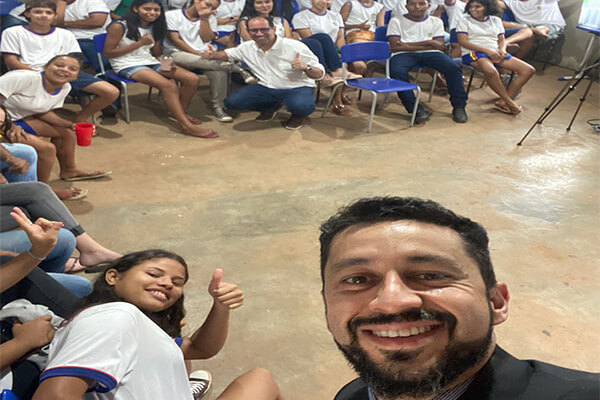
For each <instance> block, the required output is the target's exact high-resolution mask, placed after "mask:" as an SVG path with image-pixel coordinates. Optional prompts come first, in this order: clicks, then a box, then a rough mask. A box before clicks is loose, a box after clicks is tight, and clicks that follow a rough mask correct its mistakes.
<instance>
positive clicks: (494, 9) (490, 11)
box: [465, 0, 500, 17]
mask: <svg viewBox="0 0 600 400" xmlns="http://www.w3.org/2000/svg"><path fill="white" fill-rule="evenodd" d="M473 3H479V4H481V5H482V6H483V8H484V9H485V11H484V13H485V16H486V17H487V16H490V15H498V13H499V12H500V11H499V10H498V6H497V5H496V1H495V0H469V1H468V2H467V5H466V6H465V13H466V14H468V15H471V13H470V12H469V7H470V6H471V4H473ZM471 16H472V15H471Z"/></svg>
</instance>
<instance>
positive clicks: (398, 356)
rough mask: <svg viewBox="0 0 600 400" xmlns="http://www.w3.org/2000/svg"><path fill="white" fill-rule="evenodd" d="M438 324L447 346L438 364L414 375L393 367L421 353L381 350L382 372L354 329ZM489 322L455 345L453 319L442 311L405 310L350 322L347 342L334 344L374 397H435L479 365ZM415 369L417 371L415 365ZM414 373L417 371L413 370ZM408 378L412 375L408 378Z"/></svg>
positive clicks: (488, 340)
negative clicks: (443, 328) (474, 337)
mask: <svg viewBox="0 0 600 400" xmlns="http://www.w3.org/2000/svg"><path fill="white" fill-rule="evenodd" d="M422 320H430V321H439V322H444V323H445V324H446V326H447V327H448V346H447V348H446V349H445V350H444V351H443V352H442V354H440V358H439V361H438V362H437V363H436V364H435V365H433V366H431V367H430V368H429V369H428V370H425V371H421V373H420V374H418V376H415V375H416V374H415V373H413V371H406V372H405V371H402V370H401V369H395V368H394V366H401V365H402V363H403V362H404V361H408V360H412V359H414V358H416V357H417V356H418V355H419V354H420V353H421V351H420V350H417V351H404V350H398V351H393V350H389V351H384V350H382V351H381V353H383V354H384V355H385V356H386V359H387V361H388V362H389V363H391V364H392V367H391V368H387V369H383V368H381V366H379V365H377V364H376V363H375V362H374V361H373V360H371V359H370V358H369V356H368V355H367V354H366V352H365V351H364V350H363V349H362V348H361V347H360V346H359V344H358V336H357V333H356V332H357V328H358V327H359V326H361V325H366V324H385V323H391V322H401V321H422ZM492 326H493V325H492V321H491V313H490V323H489V328H488V331H487V334H486V335H485V336H484V337H483V338H481V339H478V340H473V341H469V342H456V341H455V340H454V330H455V328H456V318H455V317H454V316H453V315H452V314H450V313H446V312H439V311H426V310H423V309H414V310H408V311H405V312H402V313H399V314H382V315H379V316H375V317H372V318H360V319H358V318H357V319H353V320H351V321H349V322H348V331H349V333H350V337H351V342H350V344H349V345H342V344H340V343H339V342H337V341H336V344H337V346H338V348H339V349H340V350H341V351H342V353H343V354H344V356H345V357H346V359H347V360H348V362H349V363H350V364H351V365H352V367H353V368H354V370H355V371H356V372H357V373H358V375H359V376H360V377H361V378H362V379H363V380H364V381H365V382H366V383H367V385H369V387H371V389H373V391H374V392H375V394H376V395H377V396H378V397H382V398H394V397H399V396H409V397H415V398H423V397H428V396H431V395H433V394H438V393H439V392H440V391H441V390H442V389H443V388H445V387H446V386H448V385H449V384H451V383H452V382H454V381H455V380H456V379H457V378H458V377H459V376H460V375H462V374H463V373H464V372H465V371H466V370H468V369H469V368H471V367H473V366H475V365H477V364H479V363H480V362H481V361H482V360H483V359H484V358H485V356H486V354H487V352H488V350H489V348H490V345H491V342H492V331H493V330H492ZM415 368H417V369H418V366H416V367H415ZM414 372H418V370H415V371H414ZM411 375H412V376H411Z"/></svg>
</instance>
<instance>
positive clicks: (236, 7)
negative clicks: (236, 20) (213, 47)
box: [215, 0, 246, 32]
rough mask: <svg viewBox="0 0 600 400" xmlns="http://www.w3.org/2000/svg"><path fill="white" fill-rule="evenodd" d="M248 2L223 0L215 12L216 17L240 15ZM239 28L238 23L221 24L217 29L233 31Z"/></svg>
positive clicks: (244, 0)
mask: <svg viewBox="0 0 600 400" xmlns="http://www.w3.org/2000/svg"><path fill="white" fill-rule="evenodd" d="M245 4H246V0H232V1H227V0H222V1H221V4H220V5H219V7H218V8H217V11H216V12H215V17H216V18H231V17H239V16H240V15H241V14H242V11H244V5H245ZM236 29H237V26H236V25H219V26H218V27H217V30H218V31H219V32H233V31H235V30H236Z"/></svg>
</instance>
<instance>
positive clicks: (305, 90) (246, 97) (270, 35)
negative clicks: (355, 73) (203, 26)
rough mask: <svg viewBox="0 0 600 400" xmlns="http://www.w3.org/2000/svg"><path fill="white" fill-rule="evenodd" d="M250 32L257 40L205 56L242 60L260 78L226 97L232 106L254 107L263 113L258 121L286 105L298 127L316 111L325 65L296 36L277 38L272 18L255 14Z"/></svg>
mask: <svg viewBox="0 0 600 400" xmlns="http://www.w3.org/2000/svg"><path fill="white" fill-rule="evenodd" d="M248 33H249V34H250V37H251V38H252V39H253V41H249V42H244V43H242V44H241V45H239V46H237V47H234V48H231V49H226V50H225V51H219V52H214V51H213V50H212V49H209V50H207V51H205V52H204V53H203V57H206V58H210V59H215V60H223V61H225V60H231V61H234V60H235V61H242V62H244V63H246V64H247V65H248V66H249V67H250V69H251V70H252V73H253V74H254V75H255V76H256V77H257V78H258V83H257V84H254V85H249V86H246V87H243V88H241V89H239V90H238V91H236V92H235V93H233V94H232V95H230V96H229V97H227V98H226V99H225V106H226V107H227V108H228V109H236V110H253V111H258V112H260V114H259V115H258V117H256V120H257V121H261V122H266V121H271V120H272V119H273V118H275V115H276V114H277V111H278V110H279V109H280V108H281V106H283V105H285V107H286V108H287V109H288V111H289V112H290V113H291V116H290V117H289V118H288V119H287V121H286V122H285V127H286V128H287V129H298V128H300V127H301V126H302V122H303V121H304V119H305V118H306V117H307V116H308V115H310V114H311V113H312V112H313V111H314V110H315V101H314V99H313V89H314V87H315V80H319V79H322V78H323V76H324V74H325V68H323V66H322V65H321V64H319V60H318V59H317V57H316V56H315V55H314V54H313V53H312V52H311V51H310V50H309V48H308V47H307V46H306V45H305V44H303V43H301V42H299V41H297V40H293V39H288V38H281V37H277V35H276V34H275V27H274V25H273V21H272V20H271V19H270V18H265V17H254V18H252V19H250V20H249V21H248Z"/></svg>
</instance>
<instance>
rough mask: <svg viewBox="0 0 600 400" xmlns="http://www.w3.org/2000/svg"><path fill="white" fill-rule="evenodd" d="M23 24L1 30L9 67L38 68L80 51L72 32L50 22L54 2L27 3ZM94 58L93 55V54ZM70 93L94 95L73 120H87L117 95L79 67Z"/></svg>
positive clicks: (52, 18) (35, 69) (102, 82)
mask: <svg viewBox="0 0 600 400" xmlns="http://www.w3.org/2000/svg"><path fill="white" fill-rule="evenodd" d="M24 15H25V17H26V18H27V20H28V21H29V24H28V25H27V26H14V27H12V28H9V29H6V30H5V31H4V32H3V33H2V43H1V44H0V52H2V55H3V57H4V62H5V63H6V65H7V66H8V68H9V69H11V70H16V69H25V70H32V71H42V70H43V68H44V66H45V65H46V63H47V62H48V61H49V60H50V59H51V58H52V57H55V56H57V55H62V54H81V49H80V47H79V44H78V43H77V39H76V38H75V36H74V35H73V33H72V32H70V31H68V30H66V29H63V28H55V27H53V26H52V23H53V21H54V18H55V17H56V3H55V2H53V1H51V0H34V1H32V2H31V3H27V5H26V8H25V13H24ZM94 58H96V57H95V56H94ZM71 89H72V91H71V94H79V93H80V92H83V93H84V94H87V95H90V96H94V99H93V100H92V101H91V102H90V103H89V104H87V105H86V106H85V107H83V109H82V110H81V112H79V113H78V114H77V115H76V117H75V123H77V122H86V121H89V120H90V119H91V118H92V116H93V115H94V114H95V113H97V112H98V111H100V110H102V109H104V108H106V107H109V106H110V105H111V103H112V102H113V101H115V100H116V99H117V98H118V97H119V90H118V89H117V88H116V87H114V86H113V85H111V84H110V83H108V82H106V81H103V80H101V79H99V78H96V77H94V76H92V75H90V74H87V73H85V72H83V71H79V75H78V76H77V79H75V80H74V81H72V82H71Z"/></svg>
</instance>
